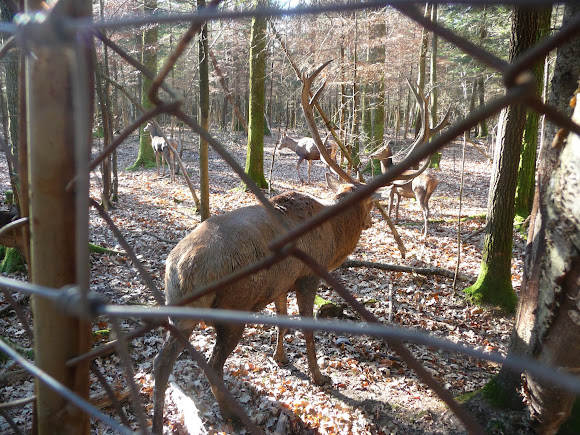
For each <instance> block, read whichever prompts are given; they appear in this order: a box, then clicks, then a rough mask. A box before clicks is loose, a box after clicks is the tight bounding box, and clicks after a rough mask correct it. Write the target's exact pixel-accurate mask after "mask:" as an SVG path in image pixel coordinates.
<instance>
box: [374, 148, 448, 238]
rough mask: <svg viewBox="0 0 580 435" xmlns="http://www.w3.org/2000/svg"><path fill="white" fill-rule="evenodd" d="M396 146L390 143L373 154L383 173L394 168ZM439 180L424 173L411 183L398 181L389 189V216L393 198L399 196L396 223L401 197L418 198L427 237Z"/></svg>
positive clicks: (424, 232) (397, 216)
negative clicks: (430, 200)
mask: <svg viewBox="0 0 580 435" xmlns="http://www.w3.org/2000/svg"><path fill="white" fill-rule="evenodd" d="M392 145H394V143H393V142H392V141H390V142H389V143H388V144H387V145H386V146H384V147H382V148H381V149H379V150H378V151H376V152H374V153H373V154H371V156H370V157H371V158H373V159H378V160H379V161H380V162H381V171H382V172H383V173H385V172H387V170H388V169H389V167H391V166H393V150H392V148H391V146H392ZM438 184H439V180H438V179H437V178H435V176H433V175H432V174H430V173H428V172H423V173H421V174H419V175H418V176H417V177H415V178H413V179H412V180H409V181H396V182H394V183H393V184H392V186H390V187H389V216H391V210H392V207H393V198H394V196H395V195H397V208H396V210H395V223H398V222H399V204H400V202H401V196H403V197H405V198H416V199H417V203H418V204H419V207H421V211H422V213H423V221H424V224H423V237H427V224H428V219H429V198H431V195H432V194H433V191H434V190H435V189H436V188H437V185H438Z"/></svg>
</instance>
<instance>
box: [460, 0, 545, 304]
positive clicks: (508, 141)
mask: <svg viewBox="0 0 580 435" xmlns="http://www.w3.org/2000/svg"><path fill="white" fill-rule="evenodd" d="M537 32H538V12H537V10H532V9H530V8H518V7H516V8H515V9H514V14H513V20H512V35H511V42H510V60H513V59H515V58H516V57H517V56H518V55H519V54H521V53H523V52H524V51H525V50H527V49H528V48H530V47H531V46H532V45H533V44H534V42H535V41H536V38H537ZM500 118H501V120H500V126H499V128H498V137H497V142H498V143H497V145H496V151H495V156H494V167H493V172H492V176H491V184H490V189H489V196H488V201H487V227H486V232H485V238H484V241H483V258H482V261H481V267H480V271H479V277H478V279H477V282H476V283H475V284H474V285H472V286H471V287H468V288H466V289H465V290H464V292H465V293H466V294H467V295H468V298H469V299H470V300H471V301H472V302H474V303H490V304H494V305H499V306H500V307H502V308H503V309H504V310H506V311H508V312H511V311H514V310H515V308H516V304H517V297H516V294H515V293H514V290H513V287H512V281H511V258H512V245H513V219H514V202H515V191H516V186H517V174H518V165H519V161H520V151H521V143H522V135H523V132H524V126H525V122H526V109H525V107H524V106H522V105H514V106H509V107H508V108H507V109H505V110H504V111H503V112H502V115H501V117H500Z"/></svg>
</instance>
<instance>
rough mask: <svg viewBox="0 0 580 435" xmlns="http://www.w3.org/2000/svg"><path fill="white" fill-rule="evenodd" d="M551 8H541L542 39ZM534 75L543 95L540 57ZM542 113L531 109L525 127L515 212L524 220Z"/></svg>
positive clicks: (531, 194) (533, 179)
mask: <svg viewBox="0 0 580 435" xmlns="http://www.w3.org/2000/svg"><path fill="white" fill-rule="evenodd" d="M551 16H552V10H551V8H544V9H540V11H539V17H538V20H539V23H538V27H539V29H538V36H537V38H538V39H537V40H538V41H539V40H541V39H542V38H543V37H544V36H545V35H546V34H547V32H548V31H549V28H550V17H551ZM534 75H535V76H536V81H537V83H538V94H539V95H541V94H542V91H543V87H544V86H543V83H544V62H543V60H542V59H539V61H538V64H537V65H536V67H535V68H534ZM539 119H540V115H539V114H538V112H536V111H529V113H528V117H527V120H526V126H525V129H524V136H523V142H522V155H521V158H520V166H519V169H518V185H517V188H516V198H515V213H516V216H519V217H520V219H521V220H522V221H523V220H524V219H525V218H527V217H528V216H529V214H530V212H531V211H532V202H533V200H534V187H535V183H536V154H537V149H538V124H539Z"/></svg>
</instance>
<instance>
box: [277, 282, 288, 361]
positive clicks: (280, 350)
mask: <svg viewBox="0 0 580 435" xmlns="http://www.w3.org/2000/svg"><path fill="white" fill-rule="evenodd" d="M287 296H288V295H287V293H282V294H281V295H280V296H279V297H277V298H276V299H274V305H275V306H276V314H278V315H284V316H285V315H287V314H288V307H287V304H286V302H287ZM287 332H288V328H282V327H280V326H278V338H277V341H276V353H274V360H275V361H276V362H277V363H278V364H281V365H283V364H286V363H287V362H288V358H287V357H286V351H285V350H284V336H285V335H286V333H287Z"/></svg>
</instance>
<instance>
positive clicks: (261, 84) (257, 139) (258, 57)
mask: <svg viewBox="0 0 580 435" xmlns="http://www.w3.org/2000/svg"><path fill="white" fill-rule="evenodd" d="M267 6H268V0H257V7H267ZM266 27H267V21H266V19H265V18H263V17H254V18H253V19H252V35H251V43H250V105H249V114H248V120H249V122H248V152H247V155H246V173H247V174H248V175H249V176H250V177H251V178H252V180H254V182H255V183H256V184H257V185H258V187H261V188H264V189H265V188H267V187H268V182H267V181H266V178H265V177H264V119H265V117H264V115H265V113H266V112H265V108H266V107H265V99H266V98H265V97H266V96H265V94H266V57H267V56H266Z"/></svg>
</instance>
